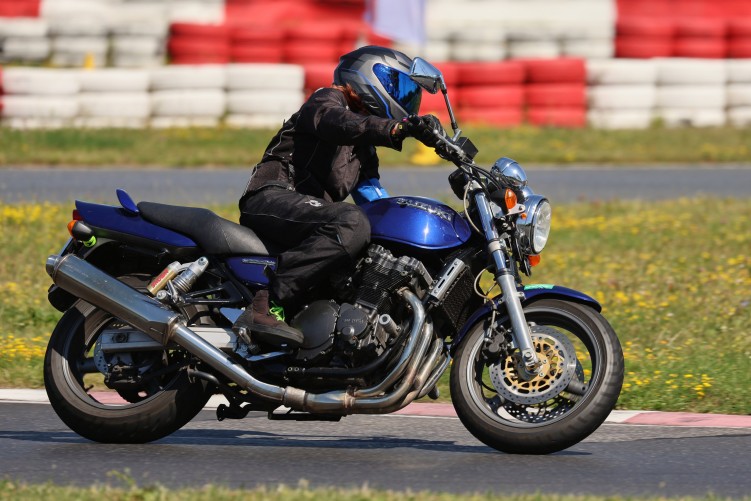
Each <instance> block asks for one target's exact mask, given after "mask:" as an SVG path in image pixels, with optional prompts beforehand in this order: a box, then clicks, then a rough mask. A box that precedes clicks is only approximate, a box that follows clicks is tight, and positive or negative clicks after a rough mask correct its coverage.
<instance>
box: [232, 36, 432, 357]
mask: <svg viewBox="0 0 751 501" xmlns="http://www.w3.org/2000/svg"><path fill="white" fill-rule="evenodd" d="M411 65H412V60H411V59H410V58H409V57H407V56H406V55H404V54H402V53H401V52H398V51H396V50H392V49H388V48H383V47H376V46H368V47H362V48H360V49H357V50H355V51H353V52H350V53H348V54H345V55H343V56H342V57H341V59H340V60H339V64H338V66H337V67H336V69H335V70H334V85H333V86H331V87H325V88H321V89H318V90H317V91H315V92H314V93H313V94H312V95H311V96H310V98H309V99H308V100H307V101H306V102H305V103H304V104H303V105H302V107H301V108H300V110H299V111H298V112H297V113H295V114H293V115H292V117H290V118H289V119H288V120H287V121H285V122H284V124H283V125H282V128H281V129H280V130H279V132H278V133H277V134H276V136H274V138H273V139H272V140H271V142H270V143H269V145H268V147H267V148H266V152H265V153H264V155H263V158H262V160H261V161H260V162H259V163H258V164H257V165H256V166H255V167H254V168H253V171H252V173H251V176H250V181H249V182H248V185H247V187H246V189H245V193H244V195H243V196H242V198H241V199H240V203H239V205H240V212H241V216H240V223H241V224H243V225H244V226H247V227H249V228H251V229H253V230H254V231H255V232H256V233H257V234H258V235H259V236H260V237H261V238H262V239H264V240H270V241H272V242H275V243H278V244H281V245H282V246H283V248H284V249H286V250H285V251H284V252H282V253H281V254H280V255H279V259H278V265H277V268H276V270H267V273H268V275H269V283H270V287H269V290H268V291H267V290H262V291H259V292H258V293H256V295H255V296H254V298H253V302H252V305H251V306H250V307H248V308H246V310H245V312H244V313H243V314H242V315H241V316H240V318H238V320H237V321H236V322H235V325H234V328H235V330H236V331H237V332H238V333H240V335H241V336H245V335H246V333H247V331H250V332H252V333H253V334H254V335H257V336H258V338H259V339H261V340H265V341H267V342H271V343H272V344H276V345H279V344H287V345H288V346H290V347H294V346H299V345H300V344H301V343H302V341H303V334H302V333H301V332H300V331H299V330H297V329H294V328H292V327H290V326H289V325H287V324H286V323H285V322H284V316H283V314H281V315H280V314H279V312H280V310H281V311H283V309H284V308H286V309H287V311H290V312H291V311H296V310H297V309H299V307H300V306H301V301H302V299H303V298H304V297H305V295H306V292H308V291H309V290H310V289H311V288H312V287H313V286H314V285H315V284H316V283H317V282H319V281H320V280H321V279H323V278H324V277H326V276H327V275H328V274H329V273H331V272H332V271H333V270H337V269H340V268H341V267H346V266H349V267H353V266H354V262H355V259H356V257H357V256H358V254H359V253H360V251H361V250H362V249H363V248H364V247H365V246H366V245H367V244H368V243H369V240H370V223H369V222H368V219H367V217H366V216H365V214H364V213H363V212H362V211H361V210H360V208H359V207H357V206H356V205H352V204H349V203H344V202H343V200H344V199H345V198H346V197H347V195H349V194H350V193H352V195H353V198H354V199H355V200H356V201H357V202H358V203H360V202H361V201H367V200H368V199H372V198H373V197H372V196H371V195H369V193H372V192H373V190H375V191H376V192H378V190H381V189H382V188H381V186H380V183H379V182H378V179H379V175H378V157H377V155H376V149H375V147H376V146H386V147H389V148H393V149H395V150H397V151H401V148H402V141H403V140H404V139H405V138H407V137H415V138H417V139H419V140H420V141H421V142H423V143H424V144H426V145H427V146H431V147H434V146H435V145H436V142H437V140H436V137H435V135H434V133H432V132H426V130H427V129H430V130H437V131H439V133H443V128H442V127H441V125H440V122H439V121H438V119H436V118H435V117H433V116H432V115H426V116H423V117H417V118H415V117H412V116H413V115H415V114H416V113H417V111H418V109H419V106H420V98H421V93H422V90H421V89H420V87H419V86H418V85H417V84H416V83H415V82H414V81H413V80H412V79H411V78H410V77H409V72H410V68H411ZM408 116H409V117H411V120H407V117H408ZM425 125H427V127H425ZM353 190H355V191H354V192H353ZM375 198H378V197H375ZM274 303H276V305H274V307H273V308H270V305H273V304H274ZM280 307H281V308H280Z"/></svg>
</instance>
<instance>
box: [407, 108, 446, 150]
mask: <svg viewBox="0 0 751 501" xmlns="http://www.w3.org/2000/svg"><path fill="white" fill-rule="evenodd" d="M403 123H404V131H405V134H406V135H407V136H409V137H414V138H415V139H417V140H418V141H420V142H421V143H422V144H424V145H425V146H428V147H430V148H435V147H436V145H437V144H438V138H437V137H436V135H435V132H434V131H437V132H438V135H440V136H442V137H446V131H444V130H443V126H442V125H441V121H440V120H438V118H436V117H435V116H433V115H423V116H420V117H418V116H417V115H410V116H408V117H407V118H405V119H404V121H403Z"/></svg>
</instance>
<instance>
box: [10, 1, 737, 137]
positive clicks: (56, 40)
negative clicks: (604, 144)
mask: <svg viewBox="0 0 751 501" xmlns="http://www.w3.org/2000/svg"><path fill="white" fill-rule="evenodd" d="M365 44H378V45H386V46H393V47H395V48H399V49H401V50H404V51H405V52H407V53H408V54H409V55H410V56H416V55H420V56H423V57H425V58H427V59H428V60H430V61H431V62H433V63H435V64H436V65H437V66H438V67H439V68H440V69H441V70H442V71H443V72H444V76H445V79H446V82H447V84H448V87H449V91H450V96H451V99H452V104H453V105H454V107H455V109H456V110H457V114H458V116H459V119H460V120H461V121H462V122H463V123H478V124H486V125H492V126H498V127H514V126H517V125H520V124H523V123H528V124H532V125H541V126H559V127H574V128H575V127H585V126H587V125H591V126H592V127H596V128H609V129H642V128H647V127H649V126H650V125H651V124H653V123H654V122H655V121H659V122H661V123H664V124H665V125H667V126H670V127H682V126H699V127H719V126H728V125H729V126H735V127H746V126H748V125H749V124H750V123H751V2H749V1H748V0H278V1H276V0H274V1H272V0H0V61H2V66H3V67H2V70H0V82H1V83H0V92H2V95H1V96H0V99H1V102H2V124H3V126H5V127H12V128H60V127H71V126H72V127H87V128H99V127H101V128H109V127H127V128H145V127H182V126H202V127H206V126H208V127H212V126H216V125H221V124H224V125H228V126H233V127H275V126H278V124H279V123H280V122H281V120H283V119H284V118H286V117H287V116H289V115H290V114H291V113H292V112H294V111H296V110H297V108H298V107H299V106H300V104H301V103H302V101H303V100H304V98H305V96H306V95H308V94H309V93H310V92H312V91H313V90H315V89H316V88H319V87H321V86H326V85H329V84H330V83H331V78H332V70H333V68H334V66H335V65H336V62H337V60H338V57H339V56H340V55H341V54H343V53H345V52H348V51H350V50H352V49H354V48H356V47H358V46H362V45H365ZM430 112H432V113H436V114H439V115H441V118H444V119H445V105H444V104H443V99H442V97H441V96H440V95H437V96H430V95H427V94H426V95H425V97H424V100H423V105H422V107H421V113H430Z"/></svg>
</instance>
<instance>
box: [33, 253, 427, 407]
mask: <svg viewBox="0 0 751 501" xmlns="http://www.w3.org/2000/svg"><path fill="white" fill-rule="evenodd" d="M46 268H47V273H48V274H49V276H50V277H51V278H52V281H53V282H54V283H55V285H57V286H58V287H60V288H61V289H63V290H65V291H68V292H69V293H71V294H73V295H74V296H76V297H78V298H81V299H83V300H84V301H87V302H89V303H91V304H93V305H94V306H96V307H98V308H101V309H102V310H104V311H106V312H108V313H110V314H112V315H113V316H115V317H118V318H120V319H121V320H123V321H124V322H126V323H128V324H130V325H132V326H133V327H135V328H137V329H139V330H141V331H143V332H144V333H145V334H147V335H148V336H150V337H151V338H152V339H154V340H155V341H157V342H159V343H161V344H162V345H164V346H166V345H167V344H169V343H170V342H174V343H175V344H177V345H178V346H180V347H182V348H183V349H185V350H187V351H188V352H190V353H191V354H193V355H195V356H196V357H198V358H199V359H200V360H201V361H202V362H204V363H206V364H207V365H209V366H211V367H212V368H213V369H214V370H215V371H217V372H218V373H220V374H222V375H223V376H225V377H226V378H227V379H229V380H230V381H232V382H234V383H235V384H237V385H238V386H239V387H240V388H242V389H244V390H247V391H248V392H250V393H252V394H254V395H257V396H259V397H261V398H264V399H266V400H269V401H272V402H275V403H278V404H283V405H288V406H290V407H292V408H293V409H295V410H299V411H306V412H312V413H321V412H323V413H332V412H333V413H342V414H351V413H353V412H355V413H374V412H378V411H379V409H380V410H382V411H384V412H393V411H394V410H396V409H397V408H398V407H395V405H397V406H398V405H399V402H400V401H403V400H404V396H405V395H407V394H408V393H410V392H411V391H413V386H414V385H415V382H417V383H418V386H420V387H422V384H423V383H424V379H425V377H426V374H423V372H427V369H424V370H421V371H419V372H420V374H419V375H418V374H417V372H418V367H419V366H420V365H421V364H420V362H422V358H423V357H424V356H425V354H426V352H427V349H428V345H429V343H430V340H431V339H432V337H433V331H432V328H431V325H430V324H426V321H425V320H426V315H425V309H424V308H423V306H422V303H421V302H420V300H419V299H418V298H417V296H416V295H415V294H413V293H412V292H409V291H404V292H403V295H404V298H405V300H406V301H407V303H408V304H409V305H410V306H411V308H412V311H413V322H412V327H411V331H410V333H409V341H408V342H407V346H406V347H405V349H404V352H403V353H402V356H401V358H400V361H399V363H397V365H396V367H395V368H394V369H393V370H392V372H391V373H390V374H389V375H388V376H387V377H386V380H384V381H383V382H382V383H381V384H378V385H376V386H374V387H372V388H366V389H363V390H361V391H359V392H357V393H356V394H354V395H353V394H351V393H349V392H348V391H332V392H327V393H323V394H315V393H309V392H307V391H305V390H302V389H299V388H294V387H291V386H287V387H284V388H283V387H281V386H276V385H272V384H268V383H264V382H263V381H259V380H258V379H256V378H254V377H253V376H252V375H251V374H250V373H248V371H246V370H245V368H244V367H242V366H241V365H240V364H238V363H236V362H235V361H234V360H233V359H232V358H230V357H229V356H227V354H225V353H224V352H222V351H221V350H219V349H218V348H216V347H215V346H213V345H212V344H211V343H209V342H208V341H206V340H205V339H203V338H202V337H201V336H199V335H198V334H196V333H195V332H193V331H192V330H191V329H189V328H188V327H186V326H185V324H184V319H183V318H182V317H181V316H180V315H179V314H178V313H176V312H174V311H172V310H170V309H168V308H166V307H165V306H164V305H163V304H162V303H160V302H159V301H156V300H155V299H152V298H150V297H149V296H146V295H145V294H142V293H140V292H138V291H137V290H135V289H133V288H132V287H129V286H128V285H126V284H124V283H123V282H121V281H119V280H117V279H116V278H114V277H112V276H110V275H108V274H107V273H105V272H103V271H102V270H100V269H98V268H97V267H95V266H93V265H92V264H90V263H87V262H86V261H84V260H83V259H81V258H79V257H77V256H75V255H73V254H67V255H65V256H57V255H53V256H50V257H49V258H48V259H47V265H46ZM437 354H438V353H437V352H436V351H434V352H433V353H431V357H430V360H429V361H428V363H425V364H424V365H425V367H427V368H432V366H433V364H434V363H435V358H436V356H437ZM405 374H406V375H405ZM399 378H402V379H401V382H400V384H399V385H397V388H396V389H395V390H392V393H386V391H387V390H388V389H389V387H390V386H391V385H392V384H393V383H395V382H396V381H397V380H399ZM416 380H417V381H416ZM419 389H420V388H416V390H418V391H419ZM407 403H408V402H407ZM404 405H406V403H405V404H404Z"/></svg>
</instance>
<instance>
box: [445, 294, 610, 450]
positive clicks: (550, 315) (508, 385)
mask: <svg viewBox="0 0 751 501" xmlns="http://www.w3.org/2000/svg"><path fill="white" fill-rule="evenodd" d="M524 313H525V315H526V318H527V321H528V322H529V323H530V325H531V326H532V332H533V340H535V346H536V348H537V352H538V356H540V357H541V359H545V360H546V361H547V360H548V359H551V360H553V362H552V363H551V364H550V365H548V366H547V371H548V372H547V379H546V378H545V377H539V378H537V377H536V378H533V379H532V380H525V379H523V378H519V377H518V376H519V372H518V370H515V368H514V365H513V363H509V362H508V361H512V360H514V359H513V355H511V354H508V353H507V354H505V355H501V356H500V358H499V357H497V356H496V357H495V358H494V357H492V356H490V357H488V352H487V351H485V350H486V346H487V342H486V340H485V337H486V336H485V330H486V327H487V326H486V325H485V322H482V321H481V322H478V323H477V324H476V325H475V326H474V327H472V328H471V330H470V331H469V332H468V333H467V335H466V336H465V338H464V339H463V340H462V344H461V345H460V347H459V349H458V350H457V353H456V357H455V358H454V363H453V365H452V369H451V381H450V387H451V398H452V401H453V404H454V408H455V409H456V412H457V414H458V416H459V418H460V419H461V421H462V423H463V424H464V426H465V427H466V428H467V429H468V430H469V431H470V433H472V435H474V436H475V437H476V438H477V439H479V440H480V441H481V442H483V443H485V444H486V445H488V446H490V447H493V448H494V449H497V450H499V451H502V452H507V453H512V454H549V453H552V452H557V451H560V450H563V449H566V448H568V447H571V446H572V445H574V444H576V443H578V442H580V441H581V440H583V439H584V438H586V437H587V436H589V435H590V434H591V433H592V432H594V431H595V430H596V429H597V428H598V427H599V426H600V425H601V424H602V423H603V422H604V421H605V419H606V418H607V416H608V414H609V413H610V411H611V410H612V409H613V408H614V407H615V403H616V401H617V400H618V396H619V394H620V390H621V386H622V384H623V371H624V369H623V352H622V350H621V346H620V343H619V341H618V338H617V336H616V334H615V332H614V331H613V329H612V327H611V326H610V324H609V323H608V322H607V320H605V318H604V317H602V315H600V314H599V313H597V312H596V311H595V310H593V309H592V308H589V307H587V306H583V305H579V304H574V303H569V302H565V301H561V300H553V299H549V300H540V301H537V302H535V303H533V304H531V305H529V306H527V307H525V309H524ZM504 324H505V327H506V328H509V329H510V327H509V326H508V325H507V324H508V322H504ZM516 351H517V352H518V350H516ZM567 364H568V365H567ZM564 367H568V368H567V369H563V368H564ZM556 385H557V386H556Z"/></svg>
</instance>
